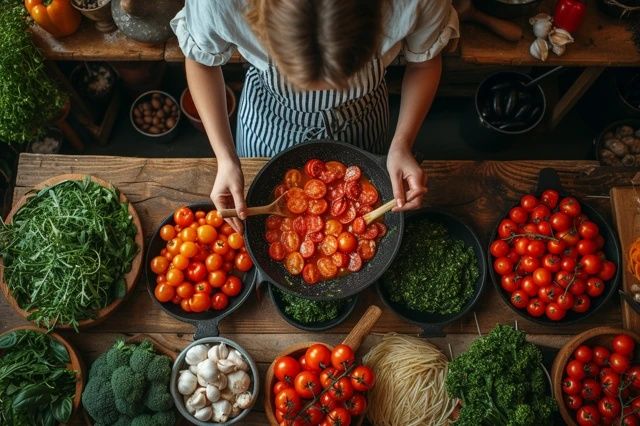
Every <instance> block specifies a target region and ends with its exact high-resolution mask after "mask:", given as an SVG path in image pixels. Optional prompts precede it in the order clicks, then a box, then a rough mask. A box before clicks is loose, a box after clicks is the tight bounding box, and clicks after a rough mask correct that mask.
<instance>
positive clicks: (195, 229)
mask: <svg viewBox="0 0 640 426" xmlns="http://www.w3.org/2000/svg"><path fill="white" fill-rule="evenodd" d="M198 226H200V224H199V223H198V222H193V223H192V224H191V225H189V228H191V229H193V230H194V231H197V230H198Z"/></svg>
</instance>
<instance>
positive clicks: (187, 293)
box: [176, 283, 195, 299]
mask: <svg viewBox="0 0 640 426" xmlns="http://www.w3.org/2000/svg"><path fill="white" fill-rule="evenodd" d="M193 293H195V289H194V288H193V284H191V283H182V284H180V285H179V286H178V287H176V294H177V295H178V296H180V297H182V298H183V299H188V298H190V297H191V296H193Z"/></svg>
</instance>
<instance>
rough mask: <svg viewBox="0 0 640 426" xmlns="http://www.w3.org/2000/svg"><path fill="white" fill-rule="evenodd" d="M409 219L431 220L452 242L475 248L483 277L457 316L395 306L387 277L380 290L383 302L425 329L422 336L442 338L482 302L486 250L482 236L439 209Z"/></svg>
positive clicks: (401, 305) (427, 210)
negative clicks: (445, 231) (443, 229)
mask: <svg viewBox="0 0 640 426" xmlns="http://www.w3.org/2000/svg"><path fill="white" fill-rule="evenodd" d="M406 219H407V221H412V220H424V219H427V220H429V221H431V222H434V223H441V224H443V225H444V226H445V227H446V228H447V231H448V232H449V236H450V237H451V238H452V239H454V240H462V241H464V243H465V244H466V245H467V246H468V247H471V248H473V251H474V253H475V255H476V258H477V261H478V271H479V273H480V276H479V277H478V279H477V280H476V282H475V284H474V285H475V292H474V293H473V295H472V296H471V298H470V299H469V301H468V302H467V303H466V305H464V307H463V308H462V310H461V311H460V312H457V313H454V314H447V315H442V314H437V313H424V312H419V311H414V310H412V309H409V308H408V307H406V306H405V305H403V304H401V303H396V302H392V301H391V299H390V297H389V294H388V292H387V289H386V287H385V284H386V282H385V279H384V278H385V276H384V275H383V276H382V278H381V279H380V281H379V282H378V285H377V286H376V287H377V290H378V294H379V295H380V298H381V299H382V300H383V302H384V303H385V304H386V305H387V306H389V307H390V308H391V310H392V311H394V312H395V313H396V314H398V315H399V316H401V317H402V318H404V319H405V320H407V321H409V322H412V323H414V324H417V325H419V326H420V327H421V328H422V333H421V334H420V335H421V336H423V337H442V336H445V335H446V333H444V332H443V330H442V329H443V327H444V326H445V325H447V324H450V323H452V322H453V321H455V320H457V319H460V318H462V317H463V316H465V315H466V314H467V313H469V312H470V311H471V310H472V309H473V307H474V306H475V304H476V303H477V302H478V300H480V295H481V294H482V290H483V289H484V283H485V281H486V277H487V264H486V262H485V253H484V249H483V248H482V244H481V243H480V240H479V239H478V236H477V235H476V234H475V232H473V229H471V228H470V227H469V226H467V225H466V224H465V223H464V222H462V221H460V219H457V218H456V217H454V216H452V215H450V214H449V213H445V212H443V211H439V210H436V209H431V208H424V209H421V210H417V211H415V212H410V213H407V218H406Z"/></svg>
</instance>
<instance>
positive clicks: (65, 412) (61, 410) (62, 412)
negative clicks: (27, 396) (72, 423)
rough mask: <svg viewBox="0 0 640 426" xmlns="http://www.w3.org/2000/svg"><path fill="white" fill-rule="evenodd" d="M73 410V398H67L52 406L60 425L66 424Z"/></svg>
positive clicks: (54, 415)
mask: <svg viewBox="0 0 640 426" xmlns="http://www.w3.org/2000/svg"><path fill="white" fill-rule="evenodd" d="M72 410H73V404H72V401H71V398H69V397H66V398H63V399H59V400H57V401H56V402H54V403H53V404H52V406H51V411H52V413H53V417H55V418H56V420H57V421H58V422H60V423H66V422H67V421H68V420H69V417H71V411H72Z"/></svg>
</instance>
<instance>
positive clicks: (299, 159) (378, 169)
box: [245, 141, 404, 300]
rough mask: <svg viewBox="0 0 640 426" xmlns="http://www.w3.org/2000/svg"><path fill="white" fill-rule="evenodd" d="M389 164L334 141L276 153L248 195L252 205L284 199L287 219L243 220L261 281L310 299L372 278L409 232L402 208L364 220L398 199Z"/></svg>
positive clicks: (338, 294) (345, 292) (348, 292)
mask: <svg viewBox="0 0 640 426" xmlns="http://www.w3.org/2000/svg"><path fill="white" fill-rule="evenodd" d="M384 163H385V161H384V158H383V157H377V156H375V155H373V154H370V153H368V152H365V151H363V150H361V149H359V148H357V147H355V146H353V145H350V144H347V143H342V142H335V141H313V142H305V143H302V144H299V145H295V146H293V147H291V148H289V149H287V150H285V151H283V152H281V153H280V154H278V155H276V156H275V157H273V158H272V159H271V160H270V161H269V162H268V163H267V164H266V165H265V166H264V167H263V168H262V170H260V172H258V174H257V175H256V177H255V179H254V180H253V182H252V184H251V187H250V188H249V191H248V194H247V204H248V205H251V206H258V205H265V204H269V203H271V202H273V201H274V200H275V199H277V198H278V197H279V196H281V195H283V194H284V197H285V200H284V204H285V210H286V217H281V216H275V215H272V216H266V217H265V216H253V217H249V218H248V219H247V220H246V222H245V241H246V243H247V251H248V252H249V253H250V254H251V257H252V258H253V260H254V262H255V264H256V266H257V270H258V275H259V278H258V279H259V280H260V281H266V282H269V283H271V284H274V285H275V286H276V287H278V288H280V289H281V290H283V291H286V292H290V293H294V294H296V295H298V296H300V297H304V298H306V299H311V300H336V299H344V298H347V297H351V296H353V295H355V294H357V293H358V292H360V291H361V290H363V289H365V288H366V287H368V286H370V285H371V284H373V283H374V282H375V281H376V280H377V279H378V278H379V277H380V276H381V275H382V274H383V273H384V271H385V270H386V269H387V268H388V267H389V265H390V264H391V262H392V261H393V259H394V257H395V255H396V254H397V251H398V249H399V247H400V240H401V238H402V233H403V230H404V217H403V215H402V214H399V213H393V212H389V213H387V214H385V215H384V217H383V218H381V219H379V220H378V221H376V222H373V223H370V224H367V223H366V222H365V220H364V216H365V215H366V214H367V213H369V212H371V211H372V210H374V209H375V208H376V207H378V206H380V205H381V204H383V203H384V202H386V201H389V200H391V199H393V198H394V197H393V190H392V188H391V181H390V179H389V175H388V174H387V171H386V168H385V167H384Z"/></svg>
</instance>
